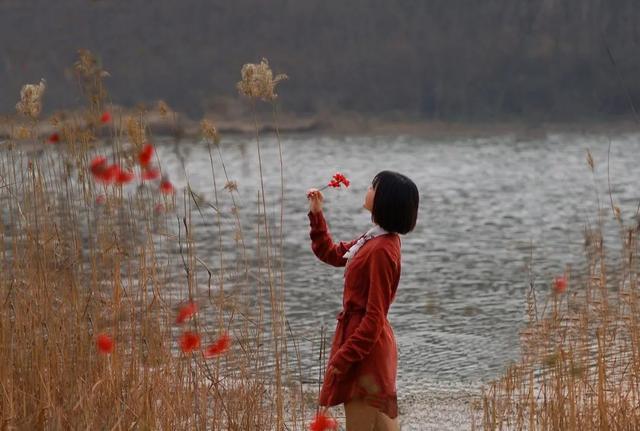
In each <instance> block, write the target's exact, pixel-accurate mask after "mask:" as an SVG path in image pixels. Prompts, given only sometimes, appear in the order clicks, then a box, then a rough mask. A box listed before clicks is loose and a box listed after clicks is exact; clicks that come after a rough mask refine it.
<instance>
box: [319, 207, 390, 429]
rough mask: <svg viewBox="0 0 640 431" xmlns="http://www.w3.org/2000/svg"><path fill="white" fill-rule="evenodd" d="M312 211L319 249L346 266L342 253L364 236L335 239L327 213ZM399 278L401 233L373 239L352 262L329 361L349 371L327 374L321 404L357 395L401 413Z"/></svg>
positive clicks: (384, 409) (326, 258)
mask: <svg viewBox="0 0 640 431" xmlns="http://www.w3.org/2000/svg"><path fill="white" fill-rule="evenodd" d="M308 216H309V221H310V224H311V233H310V236H311V248H312V250H313V252H314V254H315V255H316V256H317V257H318V258H319V259H320V260H322V261H323V262H325V263H328V264H329V265H333V266H345V264H346V262H347V259H346V258H344V257H342V256H343V255H344V254H345V253H346V252H347V250H348V249H349V248H350V247H351V246H352V245H353V244H355V242H356V241H357V240H358V239H359V238H356V239H354V240H352V241H348V242H345V241H340V242H339V243H337V244H334V242H333V240H332V239H331V234H330V232H329V229H328V227H327V223H326V221H325V219H324V215H323V213H322V212H318V213H315V214H314V213H313V212H311V211H309V213H308ZM399 280H400V236H399V235H398V234H396V233H389V234H384V235H380V236H377V237H375V238H372V239H370V240H368V241H367V242H365V243H364V245H363V246H362V247H361V248H360V250H358V252H357V253H356V254H355V256H354V257H353V258H352V259H351V261H350V262H349V265H347V267H346V269H345V274H344V291H343V295H342V296H343V298H342V307H343V311H342V312H340V314H338V316H337V319H338V324H337V326H336V333H335V336H334V337H333V342H332V344H331V353H330V355H329V362H328V364H327V369H328V368H329V366H331V365H333V366H335V367H336V368H337V369H338V370H340V371H342V372H343V373H342V374H339V375H337V376H330V377H329V378H326V379H325V380H324V382H323V385H322V389H321V390H320V401H319V403H320V405H322V406H335V405H338V404H341V403H345V402H348V401H350V400H351V399H352V398H354V397H356V398H363V399H364V400H365V402H367V403H368V404H369V405H372V406H374V407H376V408H377V409H379V410H380V411H382V412H383V413H385V414H387V416H389V417H390V418H392V419H393V418H395V417H396V416H398V403H397V395H396V374H397V371H396V370H397V363H398V351H397V346H396V341H395V337H394V335H393V329H392V328H391V325H390V324H389V321H388V320H387V313H388V311H389V306H390V305H391V303H392V302H393V299H394V297H395V294H396V290H397V288H398V282H399ZM325 375H326V373H325Z"/></svg>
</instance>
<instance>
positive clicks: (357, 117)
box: [0, 107, 640, 141]
mask: <svg viewBox="0 0 640 431" xmlns="http://www.w3.org/2000/svg"><path fill="white" fill-rule="evenodd" d="M113 112H114V113H113V115H112V116H113V120H114V121H115V122H116V123H118V124H122V126H121V128H123V129H124V128H126V126H125V124H124V118H126V117H127V116H129V115H135V116H136V117H137V116H138V115H139V113H137V112H136V111H135V110H133V109H125V108H120V107H117V108H114V111H113ZM72 117H74V118H83V115H82V114H81V113H80V112H75V113H74V112H64V113H62V114H61V115H58V118H66V119H69V118H72ZM0 118H2V117H0ZM7 118H11V119H10V120H8V119H7ZM53 118H54V117H53V116H51V117H44V118H41V119H40V121H39V123H38V127H37V133H38V136H39V138H40V139H41V140H43V141H46V140H47V139H48V137H49V136H51V134H53V133H55V132H57V131H59V130H58V129H59V127H60V126H54V125H53V124H52V123H53V122H52V119H53ZM204 118H206V119H207V120H209V121H211V122H212V123H213V124H214V125H215V127H216V129H217V131H218V132H219V133H220V135H221V136H222V137H224V136H225V135H227V136H229V135H240V136H242V135H255V133H256V123H254V120H253V117H252V114H247V113H241V114H240V115H235V116H234V117H233V118H231V117H230V116H229V115H221V114H215V113H210V114H207V115H205V116H204ZM144 119H145V123H146V125H147V127H148V130H149V132H150V134H151V136H154V137H169V138H171V137H172V138H174V139H178V140H182V139H187V140H194V139H200V138H201V129H200V120H194V119H192V118H189V117H187V116H186V115H184V114H179V113H173V112H170V113H169V114H165V115H162V114H160V113H159V112H158V111H157V110H152V111H146V112H145V113H144ZM29 124H30V123H29V122H22V123H18V122H17V120H16V118H15V116H13V117H8V116H4V121H1V122H0V139H2V140H8V139H10V138H11V137H12V136H17V131H18V129H19V128H20V127H21V126H22V127H29ZM257 129H258V132H259V133H275V132H276V130H277V131H278V132H280V133H281V134H326V135H334V136H335V135H365V136H366V135H383V136H391V135H409V136H419V137H423V138H425V139H434V140H436V139H437V140H447V139H463V138H483V137H492V136H501V135H515V136H516V137H517V138H518V139H523V140H528V139H533V140H535V139H542V138H544V137H546V136H547V135H548V134H553V133H578V134H600V135H606V134H620V133H634V132H639V131H640V122H638V121H635V120H634V119H633V118H622V119H615V120H589V121H587V120H583V121H573V122H569V121H566V122H542V121H540V122H535V121H524V120H517V119H514V120H505V121H440V120H425V119H413V118H407V117H402V116H400V115H398V114H394V115H392V116H383V117H376V116H366V115H362V114H357V113H350V112H347V113H340V114H339V115H328V114H317V115H294V114H279V115H278V119H277V123H276V121H274V118H273V115H272V114H271V113H268V114H264V113H263V114H261V115H258V118H257ZM96 131H97V134H98V136H97V137H98V138H104V137H108V136H110V135H112V134H113V133H112V129H111V128H109V127H106V126H103V127H98V128H97V129H96Z"/></svg>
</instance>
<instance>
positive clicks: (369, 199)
mask: <svg viewBox="0 0 640 431" xmlns="http://www.w3.org/2000/svg"><path fill="white" fill-rule="evenodd" d="M375 195H376V189H374V188H373V186H372V185H371V184H369V188H368V189H367V194H366V195H365V196H364V205H362V206H363V207H364V208H366V209H368V210H369V212H371V211H373V197H374V196H375Z"/></svg>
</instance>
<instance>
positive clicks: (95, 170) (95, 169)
mask: <svg viewBox="0 0 640 431" xmlns="http://www.w3.org/2000/svg"><path fill="white" fill-rule="evenodd" d="M106 168H107V158H106V157H104V156H96V157H94V158H93V160H92V161H91V165H90V169H91V173H92V174H93V175H95V176H96V177H97V176H100V175H101V174H102V173H103V172H104V170H105V169H106Z"/></svg>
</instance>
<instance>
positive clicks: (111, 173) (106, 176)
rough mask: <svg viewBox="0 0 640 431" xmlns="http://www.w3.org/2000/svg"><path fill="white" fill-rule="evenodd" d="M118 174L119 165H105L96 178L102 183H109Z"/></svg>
mask: <svg viewBox="0 0 640 431" xmlns="http://www.w3.org/2000/svg"><path fill="white" fill-rule="evenodd" d="M118 175H120V167H119V166H118V165H110V166H107V167H105V168H104V169H103V170H102V172H101V173H100V174H99V175H98V176H97V178H98V180H100V181H102V182H103V183H106V184H109V183H110V182H113V181H114V180H115V179H116V178H118Z"/></svg>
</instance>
